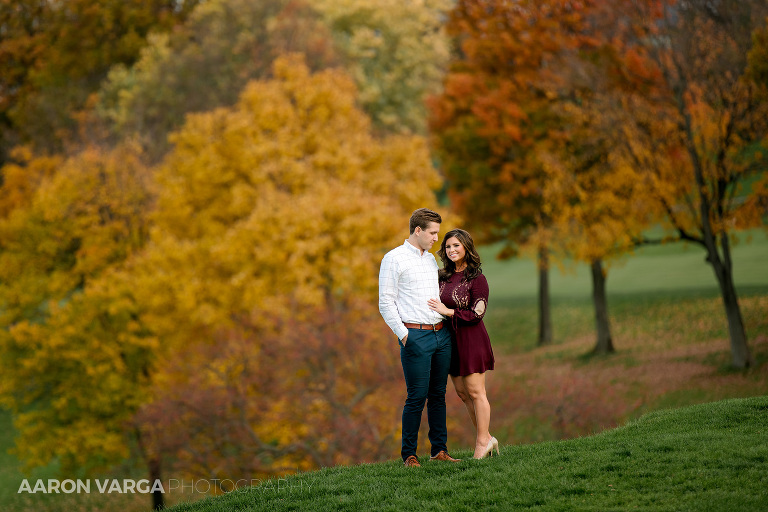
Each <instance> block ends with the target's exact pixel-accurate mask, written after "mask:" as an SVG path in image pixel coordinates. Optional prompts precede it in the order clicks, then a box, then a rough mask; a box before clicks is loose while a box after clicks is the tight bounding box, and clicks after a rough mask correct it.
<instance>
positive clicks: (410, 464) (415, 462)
mask: <svg viewBox="0 0 768 512" xmlns="http://www.w3.org/2000/svg"><path fill="white" fill-rule="evenodd" d="M405 467H407V468H420V467H421V464H419V459H417V458H416V456H415V455H411V456H410V457H408V458H407V459H405Z"/></svg>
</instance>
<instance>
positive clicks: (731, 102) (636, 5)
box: [615, 0, 768, 368]
mask: <svg viewBox="0 0 768 512" xmlns="http://www.w3.org/2000/svg"><path fill="white" fill-rule="evenodd" d="M623 12H624V13H625V16H626V20H627V21H628V22H627V23H626V24H625V28H626V30H625V32H624V34H623V37H622V41H623V43H622V45H621V47H620V48H619V51H618V52H617V55H619V57H620V59H622V62H621V65H620V66H619V67H618V69H615V71H618V73H616V76H617V79H618V80H617V81H618V83H619V84H620V86H621V87H622V103H621V107H622V110H621V111H620V112H623V113H625V114H626V115H624V116H623V117H622V128H623V131H622V132H621V135H622V136H621V137H620V138H618V139H617V142H619V143H620V144H621V147H623V148H624V152H625V155H626V157H627V158H628V159H631V160H632V161H633V164H634V165H635V167H636V168H637V169H638V170H641V171H642V172H643V173H644V175H645V177H646V181H647V182H648V183H649V184H651V185H652V186H653V187H654V192H655V195H656V197H657V199H658V200H659V201H660V202H661V204H662V205H663V207H664V208H665V210H666V213H667V219H668V227H669V228H670V229H671V230H672V231H673V232H674V233H675V234H676V236H677V237H678V238H679V239H682V240H687V241H690V242H693V243H696V244H698V245H700V246H701V247H703V248H704V250H705V252H706V255H707V257H706V260H707V262H708V263H709V264H710V265H712V268H713V271H714V273H715V277H716V279H717V283H718V286H719V288H720V292H721V296H722V299H723V304H724V307H725V312H726V317H727V320H728V330H729V336H730V345H731V354H732V361H733V365H734V366H735V367H738V368H745V367H748V366H750V365H751V364H752V363H753V358H752V356H751V354H750V351H749V348H748V344H747V335H746V332H745V329H744V324H743V320H742V316H741V311H740V308H739V303H738V296H737V293H736V288H735V285H734V282H733V259H732V255H731V245H732V243H733V240H734V239H733V236H734V233H735V231H736V230H738V229H743V228H746V227H750V226H757V225H760V224H761V215H764V214H765V189H764V186H765V185H764V183H765V182H766V178H765V170H766V166H765V159H764V157H763V152H764V151H765V146H766V136H768V101H766V100H767V98H766V86H768V84H766V82H765V80H764V79H763V80H760V79H759V78H758V77H759V76H761V75H760V72H759V69H763V68H764V62H762V61H761V60H760V57H759V55H761V54H764V53H765V41H766V40H765V20H766V15H768V5H766V4H765V2H757V1H746V2H735V1H722V2H716V3H710V2H675V1H671V0H669V1H653V2H650V1H648V2H631V3H629V2H628V3H626V5H624V9H623ZM753 34H754V37H753ZM755 179H757V180H758V184H757V186H754V187H752V189H751V190H750V187H749V185H746V184H747V183H749V182H750V181H754V180H755ZM761 179H762V182H760V180H761Z"/></svg>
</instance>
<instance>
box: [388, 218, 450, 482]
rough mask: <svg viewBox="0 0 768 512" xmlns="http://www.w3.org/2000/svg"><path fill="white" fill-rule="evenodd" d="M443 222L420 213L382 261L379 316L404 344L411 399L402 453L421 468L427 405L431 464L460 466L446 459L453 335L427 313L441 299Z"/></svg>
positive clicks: (408, 463) (402, 355)
mask: <svg viewBox="0 0 768 512" xmlns="http://www.w3.org/2000/svg"><path fill="white" fill-rule="evenodd" d="M441 222H442V218H441V217H440V215H439V214H438V213H436V212H433V211H432V210H429V209H427V208H420V209H418V210H416V211H415V212H413V215H411V220H410V230H411V233H410V236H409V237H408V239H407V240H406V241H405V242H404V243H403V245H401V246H400V247H397V248H396V249H393V250H391V251H389V252H388V253H387V254H386V255H385V256H384V259H383V260H382V261H381V270H380V272H379V311H380V312H381V316H382V317H384V321H385V322H387V325H388V326H389V328H390V329H392V332H394V333H395V336H397V339H398V340H399V342H400V362H401V363H402V365H403V375H404V376H405V385H406V388H407V390H408V397H407V398H406V400H405V406H404V407H403V430H402V435H403V444H402V448H401V452H400V454H401V455H402V457H403V461H404V463H405V465H406V466H408V467H413V466H421V464H419V459H418V458H417V457H416V448H417V443H418V437H419V426H420V425H421V413H422V411H423V410H424V403H425V402H426V403H427V421H428V422H429V441H430V443H432V451H431V454H432V456H431V457H430V460H448V461H452V462H457V461H458V459H454V458H453V457H451V456H450V455H448V447H447V442H448V429H447V428H446V425H445V386H446V383H447V381H448V367H449V366H450V363H451V335H450V333H449V332H448V328H447V326H446V325H444V323H443V317H442V316H441V315H440V314H438V313H436V312H434V311H432V310H431V309H429V306H428V305H427V301H428V300H429V299H432V298H438V297H439V296H440V290H439V286H438V284H437V270H438V268H437V261H435V257H434V256H433V255H432V254H431V253H430V252H429V249H430V248H432V245H433V244H434V243H435V242H437V234H438V232H439V231H440V223H441Z"/></svg>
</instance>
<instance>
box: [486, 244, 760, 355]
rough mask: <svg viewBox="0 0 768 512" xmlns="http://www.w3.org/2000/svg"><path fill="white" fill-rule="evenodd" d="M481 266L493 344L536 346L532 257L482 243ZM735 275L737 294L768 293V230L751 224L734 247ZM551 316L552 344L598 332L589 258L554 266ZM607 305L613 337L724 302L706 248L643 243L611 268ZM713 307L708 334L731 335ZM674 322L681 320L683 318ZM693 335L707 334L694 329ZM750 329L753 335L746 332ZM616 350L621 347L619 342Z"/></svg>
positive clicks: (665, 324) (669, 325) (656, 328)
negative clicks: (501, 252) (713, 324)
mask: <svg viewBox="0 0 768 512" xmlns="http://www.w3.org/2000/svg"><path fill="white" fill-rule="evenodd" d="M480 253H481V257H482V258H483V271H484V273H485V275H486V277H487V278H488V281H489V285H490V289H491V295H490V300H489V305H488V314H487V315H486V319H485V323H486V326H487V327H488V331H489V333H490V334H491V340H492V342H493V344H494V347H496V346H499V348H503V349H504V350H507V351H511V352H517V351H520V350H531V349H534V348H535V347H536V340H537V336H538V304H537V296H538V281H537V274H536V266H535V262H534V261H532V260H530V259H525V258H520V259H515V260H508V261H499V260H497V259H495V255H496V253H497V249H496V248H494V247H484V248H481V249H480ZM733 260H734V281H735V283H736V287H737V293H738V294H739V296H740V297H752V296H759V295H768V233H766V232H765V231H764V230H752V231H749V232H746V233H743V234H742V236H741V237H740V239H739V242H738V243H737V244H735V246H734V248H733ZM550 293H551V307H552V322H553V331H554V337H555V342H556V343H557V342H558V341H563V340H566V339H573V338H578V337H580V336H585V335H589V334H591V333H593V332H594V329H595V320H594V309H593V304H592V299H591V293H592V282H591V277H590V275H589V268H588V266H587V265H586V264H584V263H573V262H565V263H564V264H563V265H562V266H558V265H554V266H553V268H552V269H551V271H550ZM607 293H608V310H609V314H610V315H611V321H612V327H613V328H614V331H615V332H614V338H615V339H617V340H620V339H621V336H623V335H625V334H627V333H626V332H624V331H622V329H624V328H625V327H626V326H630V327H631V329H633V330H634V331H636V333H637V331H638V330H639V331H641V332H642V331H645V332H647V333H648V332H649V331H650V334H655V333H661V332H662V331H664V330H665V329H666V330H676V329H678V328H679V327H680V324H675V323H674V322H672V321H671V317H670V316H669V315H667V313H668V309H669V308H673V309H679V308H681V307H682V308H687V309H686V311H685V314H687V315H690V316H691V317H692V316H695V315H696V314H697V313H698V312H699V310H700V309H701V304H702V301H703V300H707V299H717V300H720V291H719V288H718V285H717V281H716V279H715V276H714V273H713V271H712V267H711V266H710V265H709V264H707V263H706V262H705V261H704V251H703V249H701V248H700V247H698V246H694V245H690V244H680V243H677V244H665V245H653V246H646V247H642V248H640V249H638V250H637V251H636V252H635V253H634V254H632V255H628V256H627V257H626V258H623V259H621V260H618V261H616V262H614V263H613V264H612V266H610V267H609V268H608V280H607ZM718 307H719V308H720V309H719V310H713V311H711V313H712V314H713V315H714V316H715V317H717V320H718V321H719V323H718V324H717V325H718V327H717V329H716V332H710V333H706V335H707V336H710V335H711V336H726V337H727V334H726V329H727V324H726V320H725V313H724V311H723V310H722V306H718ZM680 316H681V315H677V316H676V317H675V319H674V320H675V321H679V319H680V318H679V317H680ZM688 332H690V334H691V336H694V337H696V336H699V337H700V336H702V335H704V333H702V332H699V331H697V330H690V331H688ZM748 335H754V333H750V332H748ZM617 348H619V347H617Z"/></svg>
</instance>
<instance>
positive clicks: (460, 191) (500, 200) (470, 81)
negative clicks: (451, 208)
mask: <svg viewBox="0 0 768 512" xmlns="http://www.w3.org/2000/svg"><path fill="white" fill-rule="evenodd" d="M589 4H590V2H587V3H580V2H570V1H566V0H562V1H557V2H548V3H545V4H542V3H540V2H533V1H521V2H506V1H502V0H461V1H459V2H458V3H457V5H456V7H455V8H454V10H453V11H452V12H451V16H450V20H449V24H448V30H449V33H450V34H451V35H452V36H453V37H454V38H455V39H456V43H457V46H458V49H457V55H456V56H455V58H454V59H453V61H452V63H451V67H450V71H449V73H448V75H447V77H446V79H445V84H444V91H443V93H442V94H441V95H440V96H438V97H437V98H435V99H434V100H433V101H432V102H431V122H430V127H431V130H432V132H433V134H434V146H435V149H436V154H437V155H438V157H439V159H440V164H441V166H442V168H443V169H444V171H445V174H446V176H447V179H448V187H449V195H450V197H451V199H452V201H453V203H454V204H455V205H456V207H457V209H458V210H459V211H460V212H461V213H462V214H463V215H464V216H465V218H466V219H467V223H468V224H467V225H468V227H469V228H470V229H472V231H473V233H474V234H475V235H476V236H477V239H478V241H479V242H481V243H493V242H501V243H502V244H503V246H504V251H503V252H502V254H501V255H502V256H503V257H508V256H511V255H513V254H515V253H517V252H518V251H519V250H520V248H521V247H526V246H528V245H530V244H531V243H532V240H534V239H536V240H538V241H542V240H544V238H543V237H542V236H538V237H534V236H533V235H534V234H535V233H536V232H537V230H544V229H546V228H547V226H548V224H549V222H550V221H549V219H548V218H547V217H546V215H545V211H544V209H543V208H542V200H543V199H542V193H543V186H544V183H543V180H544V179H545V173H544V170H543V168H542V165H541V162H540V161H539V159H538V158H537V155H536V152H535V147H536V145H537V144H538V143H539V142H541V141H543V140H546V139H548V138H550V137H552V136H554V135H555V134H557V133H558V132H559V130H560V123H559V121H558V117H557V113H556V111H555V110H554V109H553V108H552V107H553V105H554V104H555V103H556V100H557V98H558V95H559V93H560V91H559V89H560V88H561V87H562V77H561V76H560V75H559V74H558V70H560V69H561V68H562V67H563V58H564V56H566V55H567V54H568V53H569V52H571V51H573V50H574V49H577V48H579V47H581V46H583V45H585V44H588V43H589V38H588V37H587V35H586V34H584V27H585V21H584V18H583V10H584V8H585V5H589ZM535 250H536V252H537V255H538V269H539V305H540V314H539V317H540V327H539V344H545V343H549V342H551V340H552V330H551V317H550V312H549V286H548V267H549V263H548V259H549V256H548V255H549V249H548V247H547V246H546V245H545V244H539V245H538V247H536V248H535Z"/></svg>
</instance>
